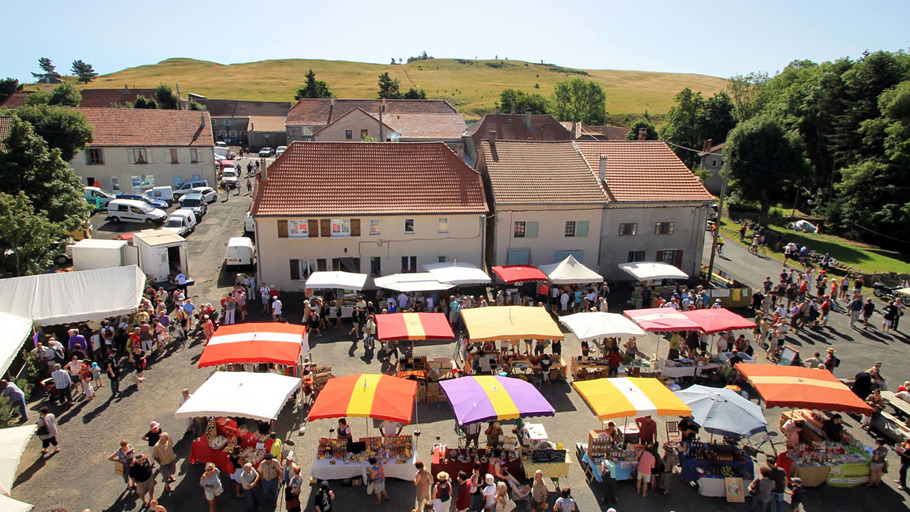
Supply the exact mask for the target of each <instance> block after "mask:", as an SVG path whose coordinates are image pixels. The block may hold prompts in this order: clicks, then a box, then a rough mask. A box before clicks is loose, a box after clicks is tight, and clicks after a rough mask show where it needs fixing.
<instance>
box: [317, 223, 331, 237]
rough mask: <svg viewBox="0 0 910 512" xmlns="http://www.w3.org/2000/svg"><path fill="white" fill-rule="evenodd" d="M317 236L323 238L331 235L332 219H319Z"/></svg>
mask: <svg viewBox="0 0 910 512" xmlns="http://www.w3.org/2000/svg"><path fill="white" fill-rule="evenodd" d="M319 236H321V237H325V238H329V237H331V236H332V219H321V220H320V221H319Z"/></svg>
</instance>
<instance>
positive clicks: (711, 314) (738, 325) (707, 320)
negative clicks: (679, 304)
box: [682, 308, 755, 334]
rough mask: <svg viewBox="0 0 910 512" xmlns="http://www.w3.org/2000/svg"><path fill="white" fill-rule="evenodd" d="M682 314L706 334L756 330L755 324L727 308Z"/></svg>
mask: <svg viewBox="0 0 910 512" xmlns="http://www.w3.org/2000/svg"><path fill="white" fill-rule="evenodd" d="M682 314H683V315H685V316H687V317H689V320H692V321H693V322H695V323H696V324H698V329H699V330H700V331H702V332H704V333H705V334H715V333H718V332H722V331H738V330H741V329H755V322H753V321H752V320H749V319H748V318H743V317H742V316H740V315H737V314H736V313H734V312H732V311H730V310H729V309H725V308H709V309H693V310H692V311H683V313H682Z"/></svg>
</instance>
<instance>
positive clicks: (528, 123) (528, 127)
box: [525, 109, 532, 130]
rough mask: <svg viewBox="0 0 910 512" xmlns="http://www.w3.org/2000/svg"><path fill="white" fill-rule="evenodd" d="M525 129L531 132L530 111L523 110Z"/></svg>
mask: <svg viewBox="0 0 910 512" xmlns="http://www.w3.org/2000/svg"><path fill="white" fill-rule="evenodd" d="M525 128H527V129H528V130H531V129H532V128H531V109H525Z"/></svg>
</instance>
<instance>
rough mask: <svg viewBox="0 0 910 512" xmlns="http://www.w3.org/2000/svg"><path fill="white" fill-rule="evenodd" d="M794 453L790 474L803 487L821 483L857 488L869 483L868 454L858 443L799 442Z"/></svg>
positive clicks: (870, 458)
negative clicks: (798, 480)
mask: <svg viewBox="0 0 910 512" xmlns="http://www.w3.org/2000/svg"><path fill="white" fill-rule="evenodd" d="M797 452H798V453H799V458H798V459H796V460H794V461H793V464H792V465H791V466H790V476H791V477H795V476H798V477H799V478H800V479H801V480H802V481H803V486H804V487H818V486H820V485H822V484H824V483H827V484H828V485H830V486H832V487H859V486H861V485H865V484H866V483H868V482H869V462H870V461H871V460H872V457H871V456H870V455H869V453H868V452H867V451H866V448H865V447H863V446H862V445H859V444H858V443H857V444H855V445H843V444H840V443H831V442H819V443H812V444H800V445H799V447H798V448H797Z"/></svg>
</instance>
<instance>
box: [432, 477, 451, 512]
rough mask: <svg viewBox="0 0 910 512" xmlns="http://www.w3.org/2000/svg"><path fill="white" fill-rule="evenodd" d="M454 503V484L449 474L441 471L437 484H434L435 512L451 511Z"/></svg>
mask: <svg viewBox="0 0 910 512" xmlns="http://www.w3.org/2000/svg"><path fill="white" fill-rule="evenodd" d="M451 505H452V484H451V482H449V474H448V473H446V472H445V471H440V472H439V474H437V475H436V485H434V486H433V512H449V508H450V506H451Z"/></svg>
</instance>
